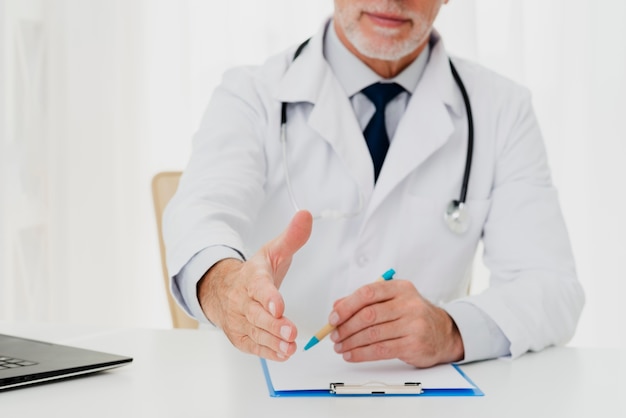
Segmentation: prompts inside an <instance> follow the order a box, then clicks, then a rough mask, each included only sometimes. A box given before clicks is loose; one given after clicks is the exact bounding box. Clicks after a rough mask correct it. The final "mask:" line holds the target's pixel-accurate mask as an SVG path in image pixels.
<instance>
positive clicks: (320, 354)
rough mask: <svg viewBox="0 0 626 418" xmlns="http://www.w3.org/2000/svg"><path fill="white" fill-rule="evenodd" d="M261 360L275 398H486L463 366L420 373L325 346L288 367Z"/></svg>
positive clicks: (445, 366)
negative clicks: (353, 359)
mask: <svg viewBox="0 0 626 418" xmlns="http://www.w3.org/2000/svg"><path fill="white" fill-rule="evenodd" d="M298 345H299V346H301V345H300V344H298ZM260 360H261V367H262V369H263V373H264V375H265V381H266V384H267V388H268V391H269V395H270V396H271V397H328V396H330V397H345V396H348V397H349V396H357V397H358V396H426V397H433V396H484V393H483V392H482V391H481V390H480V388H479V387H478V386H477V385H476V384H475V383H474V382H473V381H472V380H471V379H470V378H469V377H468V376H467V375H466V374H465V373H464V372H463V370H461V368H460V367H459V366H458V365H455V364H443V365H439V366H435V367H431V368H428V369H418V368H415V367H413V366H411V365H409V364H406V363H404V362H402V361H400V360H380V361H375V362H364V363H348V362H346V361H344V360H343V358H342V357H341V356H340V355H338V354H336V353H335V352H334V351H333V349H332V344H330V343H326V342H324V341H322V342H321V343H320V344H318V347H315V348H314V349H311V350H309V351H306V352H304V351H299V352H297V353H296V354H294V355H293V356H292V357H291V358H290V359H289V360H287V361H286V362H274V361H268V360H265V359H260Z"/></svg>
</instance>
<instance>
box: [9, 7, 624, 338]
mask: <svg viewBox="0 0 626 418" xmlns="http://www.w3.org/2000/svg"><path fill="white" fill-rule="evenodd" d="M24 4H30V5H31V7H30V8H29V9H28V10H22V9H23V7H22V5H24ZM0 5H2V6H1V7H0V10H2V11H3V12H4V13H0V19H3V24H7V25H8V26H7V27H9V28H10V31H5V32H4V33H5V35H3V36H4V37H5V38H6V39H3V43H2V45H3V47H2V49H0V54H1V55H2V60H1V61H0V65H2V69H3V70H4V71H2V73H1V75H0V76H1V77H2V79H1V80H0V82H1V83H2V84H0V87H2V88H3V89H4V90H7V91H8V95H3V96H5V97H8V98H6V99H5V102H4V103H3V106H4V108H3V107H0V112H1V113H2V114H3V117H2V118H0V128H1V129H2V130H1V131H0V132H1V134H2V136H1V137H0V140H1V142H0V147H1V148H0V168H1V171H0V174H1V175H2V177H0V199H1V200H0V202H1V203H2V204H1V205H0V235H1V237H2V240H1V241H0V273H1V276H0V319H2V318H4V319H10V320H37V321H51V322H85V323H96V324H104V325H131V326H169V319H168V318H169V317H168V312H167V305H166V302H165V293H164V289H163V286H162V277H161V271H160V266H159V254H158V245H157V236H156V226H155V223H154V217H153V211H152V204H151V197H150V179H151V176H152V175H153V174H154V173H156V172H157V171H160V170H168V169H175V170H179V169H182V168H184V166H185V164H186V161H187V158H188V155H189V150H190V138H191V135H192V134H193V131H194V130H195V128H196V126H197V125H198V122H199V119H200V117H201V115H202V112H203V110H204V107H205V105H206V103H207V101H208V98H209V97H210V94H211V91H212V89H213V88H214V87H215V86H216V85H217V84H218V83H219V80H220V77H221V74H222V73H223V71H224V70H225V69H226V68H228V67H230V66H233V65H239V64H257V63H261V62H263V60H264V59H265V58H266V57H267V56H268V55H270V54H273V53H276V52H278V51H280V50H282V49H283V48H285V47H287V46H289V45H293V44H295V43H298V42H301V41H302V40H304V39H306V38H307V37H308V36H310V35H311V34H312V33H313V32H315V31H316V30H317V29H318V28H319V26H320V24H321V22H322V21H323V19H324V18H325V17H326V16H328V15H329V14H330V13H331V12H332V7H333V2H332V1H331V0H295V1H294V0H265V1H254V0H230V1H228V2H217V1H204V0H160V1H157V0H49V1H46V0H28V1H26V0H0ZM18 5H20V6H18ZM624 20H626V2H624V1H622V0H570V1H565V0H551V1H545V0H543V1H542V0H463V1H462V0H451V1H450V3H449V4H448V5H446V6H444V7H443V9H442V11H441V14H440V17H439V18H438V21H437V23H436V27H437V28H438V29H439V31H440V32H441V33H442V34H443V36H444V40H445V42H446V45H447V47H448V49H449V50H450V51H451V52H452V53H453V54H455V55H458V56H462V57H466V58H469V59H472V60H475V61H478V62H479V63H481V64H483V65H485V66H487V67H490V68H492V69H494V70H496V71H498V72H500V73H503V74H505V75H506V76H508V77H510V78H512V79H514V80H516V81H518V82H520V83H522V84H524V85H526V86H528V87H529V88H530V89H531V90H532V91H533V97H534V104H535V108H536V111H537V115H538V118H539V121H540V123H541V125H542V129H543V133H544V136H545V139H546V145H547V148H548V153H549V159H550V162H551V166H552V172H553V177H554V181H555V183H556V185H557V187H558V188H559V190H560V197H561V203H562V206H563V210H564V213H565V217H566V221H567V223H568V225H569V230H570V234H571V239H572V243H573V246H574V250H575V253H576V257H577V263H578V270H579V274H580V280H581V281H582V283H583V286H584V287H585V290H586V292H587V306H586V308H585V311H584V314H583V318H582V320H581V324H580V326H579V330H578V333H577V335H576V337H575V338H574V341H573V343H574V344H578V345H601V346H618V345H619V346H624V345H626V331H623V327H621V326H620V325H619V324H620V322H621V321H619V320H620V319H623V318H626V311H625V309H624V308H623V307H622V306H623V305H622V304H621V303H620V295H623V294H624V290H626V289H625V286H624V284H623V283H624V279H625V278H626V268H625V267H624V265H623V263H622V262H621V261H622V258H623V257H624V256H625V255H626V242H625V240H624V237H625V236H626V226H625V223H624V222H623V221H622V220H621V217H620V215H621V210H622V209H621V208H622V207H623V206H625V205H626V198H625V197H624V194H623V192H622V189H623V187H621V186H622V179H625V178H626V168H625V167H626V166H625V165H624V164H622V160H623V158H624V156H626V152H625V151H626V149H625V148H626V142H625V141H624V140H625V139H626V138H625V135H624V134H623V133H621V132H622V129H620V128H621V126H620V122H621V120H620V119H621V118H623V117H624V116H623V115H624V114H625V113H626V112H625V110H626V108H625V106H624V104H623V103H622V97H624V96H625V95H626V76H625V74H626V47H625V41H626V27H624V26H623V25H622V24H621V23H622V22H623V21H624ZM6 33H9V35H6ZM16 39H17V40H19V42H16V41H15V40H16ZM20 48H21V49H20ZM20 54H21V55H20ZM23 57H27V58H23ZM20 80H21V84H20V83H17V82H18V81H20ZM25 80H26V81H28V82H26V81H25ZM16 83H17V84H16ZM16 85H22V86H23V88H25V89H28V94H24V93H26V92H25V91H22V90H18V89H17V88H16V87H15V86H16ZM28 100H30V101H28ZM7 115H8V116H7ZM477 140H480V139H479V138H477ZM485 285H486V276H485V272H484V270H483V269H481V266H480V265H478V266H477V269H476V285H475V286H474V290H475V291H479V290H480V289H481V287H484V286H485ZM618 321H619V322H618Z"/></svg>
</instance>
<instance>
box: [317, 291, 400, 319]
mask: <svg viewBox="0 0 626 418" xmlns="http://www.w3.org/2000/svg"><path fill="white" fill-rule="evenodd" d="M401 283H406V282H405V281H404V280H395V281H392V282H383V281H379V282H374V283H371V284H368V285H365V286H363V287H360V288H359V289H357V290H356V291H355V292H354V293H353V294H352V295H350V296H347V297H344V298H342V299H340V300H338V301H337V302H335V304H334V306H333V311H332V312H331V314H330V316H329V322H330V324H331V325H335V326H339V325H341V324H342V323H344V322H345V321H347V320H348V319H350V318H352V317H353V316H354V315H355V314H356V313H357V312H360V311H361V310H363V309H364V308H366V307H367V308H368V309H366V310H365V312H362V313H361V314H360V315H361V317H362V319H363V320H365V321H366V323H370V324H371V323H373V322H374V321H376V315H379V316H380V313H377V312H379V309H373V308H372V309H369V308H370V307H373V305H375V304H377V303H381V302H385V301H387V300H390V299H392V298H393V297H394V296H395V295H396V294H397V293H398V291H399V290H398V288H399V287H400V286H403V287H404V285H403V284H401ZM386 315H387V316H389V313H388V312H387V313H386ZM387 320H389V319H387Z"/></svg>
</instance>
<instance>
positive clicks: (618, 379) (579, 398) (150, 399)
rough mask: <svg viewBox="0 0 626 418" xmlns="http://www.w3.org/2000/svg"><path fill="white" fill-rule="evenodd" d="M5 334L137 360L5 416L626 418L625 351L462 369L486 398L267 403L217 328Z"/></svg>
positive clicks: (44, 388) (245, 360) (9, 327)
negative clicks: (625, 399) (408, 413)
mask: <svg viewBox="0 0 626 418" xmlns="http://www.w3.org/2000/svg"><path fill="white" fill-rule="evenodd" d="M0 332H1V333H7V334H14V335H21V336H25V337H29V338H34V339H44V340H48V341H54V342H58V343H63V344H71V345H76V346H81V347H85V348H91V349H95V350H100V351H108V352H112V353H117V354H124V355H129V356H132V357H134V361H133V363H132V364H130V365H128V366H124V367H122V368H119V369H115V370H112V371H108V372H104V373H100V374H96V375H92V376H87V377H82V378H79V379H73V380H67V381H62V382H55V383H51V384H46V385H41V386H34V387H29V388H23V389H18V390H12V391H6V392H0V410H1V411H2V416H3V417H5V416H6V417H22V418H29V417H35V416H37V417H39V416H46V415H47V416H56V415H58V414H61V413H62V414H63V416H65V417H113V416H115V417H132V416H150V417H181V416H184V417H246V418H250V417H257V416H258V417H262V416H268V417H272V418H279V417H316V418H319V417H350V416H355V417H360V418H367V417H376V418H380V417H384V416H389V414H390V413H391V414H393V415H395V416H400V415H399V414H406V413H407V412H408V411H412V412H411V414H410V415H415V416H421V417H434V416H437V417H444V418H445V417H455V418H458V417H482V418H484V417H498V418H500V417H504V416H506V417H509V418H510V417H523V418H529V417H568V418H572V417H589V416H597V414H598V413H601V416H616V417H624V416H626V407H625V405H624V402H623V400H622V399H623V398H622V396H624V393H626V384H625V383H624V381H623V380H622V379H623V378H624V377H625V376H626V362H625V361H624V355H625V354H626V350H623V349H595V348H568V347H559V348H550V349H547V350H545V351H543V352H541V353H530V354H527V355H525V356H523V357H521V358H519V359H517V360H515V361H510V360H502V359H500V360H491V361H485V362H480V363H475V364H469V365H465V366H463V367H462V368H463V370H464V371H465V372H466V373H467V374H468V376H469V377H470V378H471V379H472V380H473V381H474V382H475V383H476V384H477V385H478V386H479V387H480V388H481V389H482V390H483V391H484V392H485V396H484V397H473V398H462V397H459V398H419V397H411V398H385V397H374V398H330V397H329V398H271V397H269V395H268V391H267V387H266V384H265V379H264V377H263V373H262V370H261V366H260V364H259V360H258V359H257V358H256V357H253V356H249V355H245V354H242V353H240V352H239V351H237V350H236V349H234V348H233V347H231V345H230V343H229V342H228V341H227V340H226V338H225V337H224V336H223V335H222V334H221V333H220V332H217V331H211V330H201V331H196V330H146V329H126V330H115V331H102V332H93V331H92V330H90V329H88V328H82V329H81V328H77V327H65V326H64V327H58V326H57V327H54V326H37V325H26V324H21V325H15V324H6V323H1V322H0ZM610 411H612V412H610Z"/></svg>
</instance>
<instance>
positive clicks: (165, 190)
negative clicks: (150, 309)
mask: <svg viewBox="0 0 626 418" xmlns="http://www.w3.org/2000/svg"><path fill="white" fill-rule="evenodd" d="M181 174H182V173H181V172H180V171H163V172H160V173H157V174H156V175H155V176H154V177H153V178H152V199H153V201H154V212H155V214H156V222H157V229H158V231H159V247H160V248H161V268H162V269H163V278H164V279H165V292H166V294H167V302H168V304H169V307H170V315H171V316H172V325H173V326H174V328H198V321H196V320H194V319H192V318H190V317H189V316H188V315H187V314H186V313H185V311H183V310H182V309H181V308H180V307H179V306H178V304H177V303H176V301H175V300H174V297H173V296H172V294H171V293H170V286H169V274H168V273H167V264H166V262H165V244H164V242H163V228H162V226H161V222H162V218H163V211H164V210H165V206H167V203H168V202H169V201H170V199H171V198H172V196H174V193H175V192H176V189H177V188H178V181H179V180H180V176H181Z"/></svg>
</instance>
